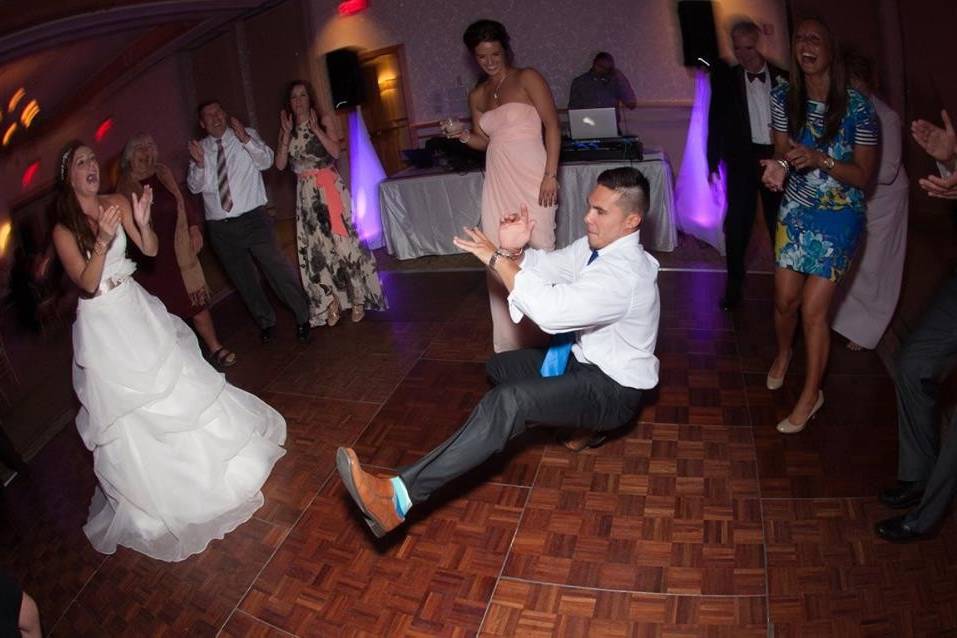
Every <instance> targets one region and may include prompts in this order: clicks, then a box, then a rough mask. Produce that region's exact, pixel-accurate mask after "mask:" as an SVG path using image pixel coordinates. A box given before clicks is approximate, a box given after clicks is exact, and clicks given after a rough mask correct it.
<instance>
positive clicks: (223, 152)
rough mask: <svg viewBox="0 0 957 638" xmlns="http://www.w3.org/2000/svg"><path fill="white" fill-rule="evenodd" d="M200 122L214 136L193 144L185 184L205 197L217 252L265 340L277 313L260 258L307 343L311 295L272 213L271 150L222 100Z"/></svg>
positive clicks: (203, 109) (209, 106) (207, 107)
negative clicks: (266, 174)
mask: <svg viewBox="0 0 957 638" xmlns="http://www.w3.org/2000/svg"><path fill="white" fill-rule="evenodd" d="M227 121H228V126H227ZM199 124H200V126H201V127H202V128H203V130H204V131H206V132H207V133H208V134H209V135H207V136H206V137H205V138H203V139H202V140H200V141H197V140H192V141H190V143H189V154H190V157H191V161H190V163H189V172H188V174H187V179H186V184H187V185H188V186H189V190H190V192H192V193H195V194H202V196H203V208H204V209H205V211H206V222H207V223H206V226H207V228H208V230H209V238H210V241H211V243H212V245H213V249H214V250H215V251H216V254H217V255H218V256H219V259H220V261H221V262H222V264H223V268H225V270H226V273H227V274H228V275H229V278H230V279H231V280H232V282H233V285H234V286H236V290H238V291H239V295H240V297H242V299H243V302H244V303H245V304H246V307H247V308H249V312H250V313H252V315H253V318H254V319H255V320H256V323H257V324H258V325H259V329H260V338H261V339H262V342H263V343H268V342H269V341H272V338H273V331H274V330H275V325H276V313H275V311H274V310H273V307H272V304H270V303H269V300H268V299H267V298H266V293H265V291H263V289H262V286H261V285H260V283H259V273H258V272H257V271H256V266H255V265H254V263H253V262H254V260H255V261H256V262H258V263H259V267H260V269H261V270H262V273H263V275H265V277H266V280H267V281H269V285H270V286H271V287H272V289H273V291H274V292H275V293H276V295H277V296H278V297H279V298H280V299H281V300H282V301H283V303H285V304H286V305H287V306H289V308H290V309H291V310H292V311H293V313H294V314H295V315H296V324H297V329H296V336H297V338H298V339H299V340H300V341H303V342H305V341H308V339H309V307H308V301H307V299H306V294H305V292H304V291H303V289H302V285H301V284H300V283H299V279H298V278H297V277H296V276H295V275H294V274H293V272H292V269H291V268H290V266H289V262H288V261H287V260H286V258H285V257H283V255H282V253H281V252H280V251H279V246H278V245H277V244H276V237H275V232H274V231H273V226H272V220H270V219H269V215H268V214H267V213H266V208H265V204H266V187H265V186H264V185H263V179H262V171H264V170H266V169H268V168H269V167H270V166H272V163H273V152H272V149H271V148H269V146H267V145H266V143H265V142H263V141H262V139H261V138H260V137H259V134H258V133H256V131H255V130H254V129H251V128H246V127H244V126H243V125H242V123H241V122H240V121H239V120H238V119H236V118H235V117H227V115H226V112H225V111H224V110H223V107H222V106H221V105H220V104H219V102H216V101H213V102H207V103H205V104H203V105H202V106H200V108H199Z"/></svg>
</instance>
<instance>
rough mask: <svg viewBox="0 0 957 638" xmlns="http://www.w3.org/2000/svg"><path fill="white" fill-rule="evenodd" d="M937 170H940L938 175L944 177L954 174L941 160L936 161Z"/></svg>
mask: <svg viewBox="0 0 957 638" xmlns="http://www.w3.org/2000/svg"><path fill="white" fill-rule="evenodd" d="M937 170H938V171H940V176H941V177H943V178H944V179H946V178H948V177H950V176H951V175H953V174H954V171H952V170H951V169H949V168H948V167H947V165H946V164H944V163H943V162H937Z"/></svg>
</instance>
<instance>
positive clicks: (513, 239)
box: [498, 204, 535, 250]
mask: <svg viewBox="0 0 957 638" xmlns="http://www.w3.org/2000/svg"><path fill="white" fill-rule="evenodd" d="M533 228H535V220H534V219H532V220H529V218H528V206H526V205H525V204H522V207H521V209H520V210H519V212H517V213H512V214H510V215H506V216H505V217H503V218H502V221H500V222H499V225H498V241H499V244H501V246H502V248H504V249H506V250H521V249H522V248H524V247H525V246H526V245H527V244H528V240H529V239H530V238H531V236H532V229H533Z"/></svg>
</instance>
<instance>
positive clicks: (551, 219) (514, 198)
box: [479, 102, 555, 352]
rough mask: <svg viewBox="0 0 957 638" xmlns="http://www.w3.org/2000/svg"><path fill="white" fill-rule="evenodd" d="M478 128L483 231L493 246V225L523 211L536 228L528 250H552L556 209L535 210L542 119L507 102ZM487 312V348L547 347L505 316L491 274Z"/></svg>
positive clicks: (526, 324)
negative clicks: (483, 146) (482, 137)
mask: <svg viewBox="0 0 957 638" xmlns="http://www.w3.org/2000/svg"><path fill="white" fill-rule="evenodd" d="M479 125H480V126H481V127H482V130H483V131H485V134H486V135H488V137H489V143H488V149H487V150H486V156H485V183H484V184H483V186H482V232H484V233H485V234H486V235H488V237H489V238H490V239H491V240H492V241H493V242H495V244H496V245H498V225H499V221H500V220H501V219H502V217H503V216H505V215H508V214H511V213H517V212H518V211H519V209H520V208H521V206H522V204H524V205H525V206H527V207H528V214H529V218H530V219H534V220H535V228H534V229H533V230H532V237H531V240H530V242H529V244H530V245H531V246H532V247H533V248H541V249H543V250H552V249H554V248H555V206H549V207H545V206H539V205H538V191H539V187H540V186H541V184H542V178H543V177H544V175H545V159H546V158H545V145H544V143H543V142H542V120H541V118H540V117H539V116H538V111H537V110H536V109H535V107H534V106H532V105H530V104H524V103H522V102H507V103H505V104H502V105H501V106H499V107H498V108H495V109H492V110H491V111H486V112H485V113H483V114H482V116H481V117H480V118H479ZM488 291H489V306H490V309H491V314H492V345H493V347H494V348H495V352H504V351H507V350H517V349H518V348H527V347H535V346H540V345H543V344H545V343H547V337H546V336H545V335H543V334H542V333H541V331H539V330H538V329H537V328H536V327H535V325H534V324H533V323H532V322H531V321H529V320H528V319H525V320H523V321H522V323H521V324H518V325H516V324H514V323H512V320H511V318H510V317H509V314H508V302H507V301H506V298H507V296H508V291H507V290H506V289H505V287H504V286H503V285H502V284H501V282H500V281H499V280H498V279H497V278H495V277H494V276H493V275H491V274H490V275H489V280H488Z"/></svg>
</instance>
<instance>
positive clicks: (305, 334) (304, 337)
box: [296, 323, 309, 343]
mask: <svg viewBox="0 0 957 638" xmlns="http://www.w3.org/2000/svg"><path fill="white" fill-rule="evenodd" d="M296 339H299V341H301V342H302V343H309V324H308V323H301V324H299V325H298V326H296Z"/></svg>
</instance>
